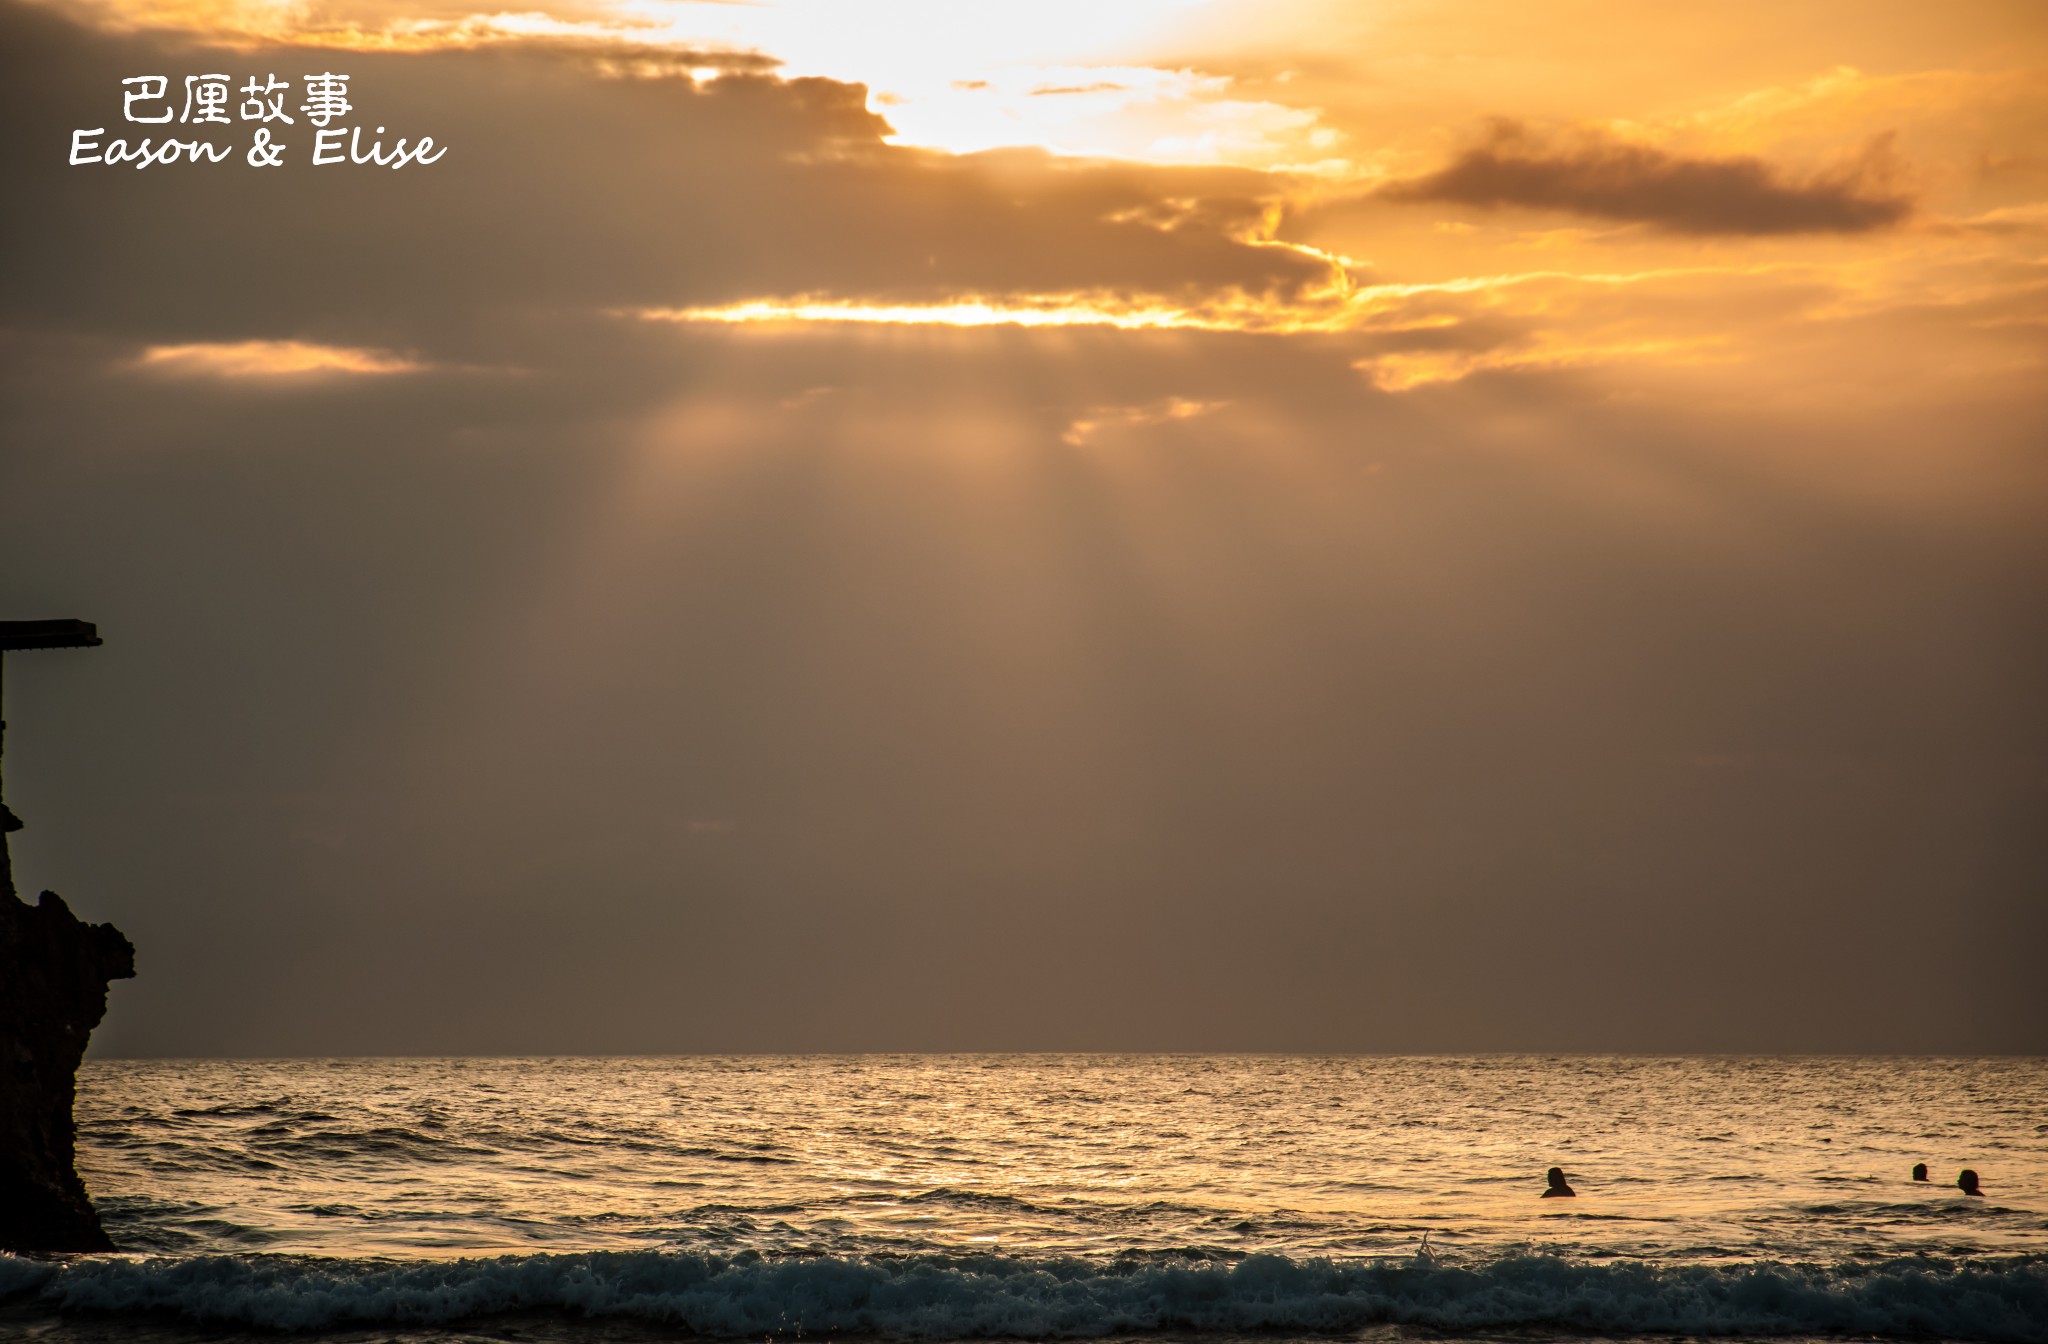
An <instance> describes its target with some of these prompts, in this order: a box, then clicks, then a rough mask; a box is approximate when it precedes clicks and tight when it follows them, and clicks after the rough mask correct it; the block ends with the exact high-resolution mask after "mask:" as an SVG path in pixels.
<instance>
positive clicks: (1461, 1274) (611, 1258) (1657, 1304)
mask: <svg viewBox="0 0 2048 1344" xmlns="http://www.w3.org/2000/svg"><path fill="white" fill-rule="evenodd" d="M0 1291H5V1292H7V1293H11V1294H14V1295H17V1296H19V1295H24V1294H34V1295H35V1296H36V1297H37V1298H39V1299H40V1301H41V1302H42V1303H44V1304H45V1305H47V1306H49V1307H53V1308H57V1309H60V1310H64V1311H66V1312H77V1311H88V1312H96V1313H118V1314H131V1313H148V1314H157V1315H166V1316H175V1317H180V1318H184V1319H186V1320H189V1321H192V1322H196V1323H205V1324H208V1325H212V1326H225V1327H259V1328H265V1329H275V1330H288V1331H319V1330H324V1329H330V1328H344V1327H352V1326H353V1327H362V1326H380V1327H392V1326H421V1325H431V1324H440V1323H447V1322H452V1321H461V1320H467V1319H474V1318H480V1317H488V1316H491V1315H494V1314H503V1313H509V1312H520V1313H534V1312H542V1313H546V1312H556V1313H562V1314H565V1315H571V1316H582V1317H594V1318H627V1319H635V1320H640V1321H646V1322H658V1323H661V1324H663V1325H666V1326H671V1327H675V1328H678V1329H681V1330H684V1331H687V1332H690V1333H694V1334H700V1335H705V1336H714V1337H722V1338H743V1337H747V1338H751V1337H760V1336H764V1335H786V1336H794V1335H797V1334H799V1333H801V1334H819V1333H827V1334H852V1335H878V1336H890V1337H896V1338H906V1339H960V1338H972V1337H982V1338H1011V1339H1048V1338H1067V1339H1081V1338H1096V1337H1101V1336H1106V1335H1116V1334H1127V1333H1138V1332H1155V1331H1156V1332H1173V1333H1178V1334H1186V1333H1198V1334H1211V1333H1218V1334H1242V1333H1246V1332H1293V1333H1325V1332H1338V1331H1353V1330H1357V1329H1360V1328H1363V1327H1367V1326H1372V1325H1382V1324H1393V1325H1405V1326H1420V1327H1426V1328H1431V1329H1440V1330H1460V1331H1468V1330H1488V1331H1494V1330H1517V1331H1539V1332H1555V1333H1569V1334H1584V1333H1593V1334H1605V1335H1613V1334H1648V1333H1672V1334H1682V1335H1711V1336H1748V1337H1755V1336H1785V1335H1816V1334H1821V1335H1858V1336H1865V1337H1872V1338H1882V1339H1911V1338H1926V1337H1935V1338H1941V1339H1950V1340H1983V1341H1999V1342H2000V1344H2008V1342H2009V1344H2039V1342H2040V1341H2043V1340H2048V1259H2043V1258H2039V1257H2019V1258H2011V1257H2007V1258H1999V1259H1995V1260H1977V1261H1961V1262H1944V1261H1937V1260H1927V1259H1923V1260H1911V1261H1893V1262H1889V1263H1884V1264H1878V1265H1867V1266H1854V1267H1846V1266H1841V1267H1834V1268H1824V1267H1818V1266H1795V1265H1784V1264H1756V1265H1747V1266H1741V1267H1719V1268H1716V1267H1707V1266H1698V1265H1693V1266H1675V1267H1671V1266H1667V1267H1658V1266H1654V1265H1648V1264H1600V1265H1595V1264H1579V1263H1573V1262H1570V1261H1567V1260H1563V1259H1558V1258H1555V1257H1547V1256H1514V1257H1508V1258H1505V1259H1501V1260H1497V1261H1494V1262H1492V1263H1488V1264H1484V1265H1477V1266H1451V1265H1441V1264H1433V1263H1430V1262H1428V1261H1426V1260H1408V1261H1404V1262H1400V1263H1384V1262H1382V1263H1370V1262H1365V1263H1342V1262H1336V1261H1329V1260H1310V1261H1296V1260H1290V1259H1287V1258H1285V1257H1281V1256H1271V1255H1262V1256H1254V1257H1251V1258H1249V1259H1246V1260H1244V1261H1241V1262H1239V1263H1237V1264H1234V1265H1224V1264H1216V1263H1205V1262H1199V1261H1188V1262H1180V1263H1145V1264H1126V1265H1114V1264H1102V1263H1096V1262H1090V1261H1082V1260H1073V1259H1060V1260H1040V1261H1031V1260H1019V1259H1006V1258H999V1257H990V1258H982V1259H962V1258H958V1257H938V1256H912V1257H905V1258H901V1259H894V1260H882V1259H857V1260H846V1259H837V1258H831V1257H816V1258H771V1257H761V1256H757V1255H752V1254H746V1255H740V1256H736V1257H731V1258H725V1257H718V1256H703V1255H688V1254H682V1255H678V1254H664V1253H660V1252H649V1251H639V1252H600V1253H592V1254H579V1255H534V1256H523V1257H500V1258H495V1259H487V1260H461V1261H441V1262H430V1263H416V1264H393V1263H390V1262H377V1261H369V1262H357V1261H338V1260H318V1259H314V1258H309V1257H275V1256H202V1257H195V1258H191V1259H182V1260H177V1259H148V1260H137V1259H124V1258H118V1257H111V1258H94V1259H86V1260H78V1261H73V1262H71V1263H69V1264H65V1265H62V1266H53V1265H45V1264H36V1263H32V1262H27V1261H22V1260H14V1259H5V1258H0Z"/></svg>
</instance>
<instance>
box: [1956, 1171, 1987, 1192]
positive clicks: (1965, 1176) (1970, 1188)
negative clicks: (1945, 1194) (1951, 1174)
mask: <svg viewBox="0 0 2048 1344" xmlns="http://www.w3.org/2000/svg"><path fill="white" fill-rule="evenodd" d="M1956 1189H1958V1190H1960V1191H1962V1192H1963V1193H1964V1194H1966V1195H1979V1196H1981V1195H1982V1194H1983V1193H1984V1192H1983V1191H1982V1190H1979V1189H1978V1188H1977V1173H1976V1172H1974V1171H1972V1170H1970V1169H1969V1168H1968V1167H1964V1168H1963V1170H1962V1174H1961V1175H1959V1176H1957V1177H1956Z"/></svg>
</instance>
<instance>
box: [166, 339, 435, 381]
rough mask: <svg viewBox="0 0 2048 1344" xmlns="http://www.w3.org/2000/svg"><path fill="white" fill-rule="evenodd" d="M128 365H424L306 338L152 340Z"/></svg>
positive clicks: (226, 369)
mask: <svg viewBox="0 0 2048 1344" xmlns="http://www.w3.org/2000/svg"><path fill="white" fill-rule="evenodd" d="M133 367H135V368H140V369H148V370H152V371H155V372H159V373H168V374H174V375H179V376H184V377H200V378H278V377H287V376H292V375H306V374H393V373H417V372H419V371H420V370H421V369H423V368H425V367H427V366H426V365H424V364H420V363H417V362H415V361H413V360H410V359H406V358H404V357H403V356H400V355H395V354H392V353H390V352H389V351H384V350H364V349H358V348H355V347H351V346H342V345H314V344H311V343H309V342H306V341H209V342H199V343H194V344H190V345H152V346H150V347H149V348H148V349H147V350H144V351H143V352H142V354H141V355H140V356H138V357H137V358H136V359H135V360H134V361H133Z"/></svg>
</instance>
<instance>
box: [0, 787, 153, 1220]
mask: <svg viewBox="0 0 2048 1344" xmlns="http://www.w3.org/2000/svg"><path fill="white" fill-rule="evenodd" d="M20 824H21V823H20V822H19V821H17V820H15V818H14V814H13V813H11V812H6V811H5V809H4V808H0V1250H8V1251H106V1250H112V1249H113V1243H112V1242H110V1241H108V1240H107V1234H106V1232H105V1231H104V1230H103V1229H102V1228H101V1227H100V1220H99V1215H98V1214H96V1213H94V1212H93V1207H92V1201H91V1200H90V1199H89V1198H87V1197H86V1193H85V1185H84V1183H83V1182H81V1181H80V1180H79V1179H78V1172H77V1171H76V1170H75V1169H74V1167H73V1165H72V1161H73V1152H74V1144H75V1141H76V1131H75V1130H74V1129H73V1127H72V1120H71V1102H72V1091H73V1085H74V1079H75V1078H76V1076H77V1073H78V1061H79V1060H80V1059H82V1058H83V1057H84V1055H85V1043H86V1041H87V1040H88V1039H90V1038H91V1036H92V1029H93V1028H94V1027H96V1026H98V1025H99V1023H100V1018H102V1017H103V1016H105V1015H106V1011H107V982H108V981H110V980H124V979H127V978H128V977H129V976H132V975H134V974H135V949H134V948H133V947H132V946H130V945H129V942H128V940H127V939H126V938H125V937H123V936H122V934H121V931H120V930H119V929H117V928H115V927H114V926H113V925H111V924H87V923H85V922H83V921H82V920H80V919H79V918H78V916H76V915H74V914H72V913H71V909H70V907H69V906H67V905H65V904H64V901H63V898H62V897H60V896H58V895H57V893H56V892H54V891H46V892H44V893H43V894H42V899H40V900H39V901H37V902H36V904H34V905H29V904H27V903H26V902H24V901H22V900H21V899H19V898H18V897H17V896H16V895H15V892H14V872H13V865H12V863H11V861H10V859H9V856H8V853H7V838H6V835H5V832H6V831H11V830H14V829H17V828H18V827H19V826H20Z"/></svg>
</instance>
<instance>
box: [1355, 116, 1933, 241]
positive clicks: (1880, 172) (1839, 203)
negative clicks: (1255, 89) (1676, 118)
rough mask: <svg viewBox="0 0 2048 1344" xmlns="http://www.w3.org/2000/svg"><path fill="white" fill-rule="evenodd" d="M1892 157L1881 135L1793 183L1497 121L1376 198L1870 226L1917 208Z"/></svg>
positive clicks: (1691, 229) (1710, 229)
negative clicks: (1432, 167)
mask: <svg viewBox="0 0 2048 1344" xmlns="http://www.w3.org/2000/svg"><path fill="white" fill-rule="evenodd" d="M1889 155H1890V146H1889V142H1888V141H1886V140H1879V141H1877V142H1874V143H1873V144H1872V145H1871V146H1870V147H1869V148H1867V149H1866V150H1865V151H1864V153H1863V154H1862V155H1860V156H1858V158H1857V159H1856V160H1855V161H1854V162H1852V163H1850V164H1848V165H1846V166H1845V167H1842V168H1840V169H1837V170H1835V171H1832V172H1827V173H1822V174H1818V175H1815V176H1813V177H1809V178H1807V179H1805V180H1792V179H1789V178H1788V177H1787V176H1786V175H1785V174H1784V173H1783V172H1782V171H1781V170H1779V169H1777V168H1775V167H1773V166H1772V165H1770V164H1768V163H1766V162H1765V161H1764V160H1762V159H1758V158H1751V157H1747V156H1743V157H1736V158H1718V159H1717V158H1688V157H1686V156H1684V155H1680V154H1673V153H1671V152H1669V151H1667V150H1662V149H1657V148H1654V147H1652V146H1648V145H1632V144H1628V143H1626V142H1623V141H1620V140H1616V139H1613V138H1611V137H1608V136H1604V135H1592V136H1580V137H1577V138H1574V139H1572V140H1569V141H1560V140H1554V139H1550V138H1547V137H1544V136H1542V135H1539V134H1537V133H1535V132H1533V131H1531V130H1530V129H1528V128H1527V127H1525V126H1523V125H1522V124H1521V123H1518V122H1514V121H1508V120H1501V121H1496V122H1495V123H1493V126H1492V128H1491V131H1490V133H1489V135H1488V137H1487V140H1486V142H1485V143H1484V144H1481V145H1478V146H1475V147H1474V148H1472V149H1468V150H1466V151H1465V152H1464V153H1463V154H1460V155H1459V156H1458V157H1457V158H1456V159H1455V160H1454V161H1453V162H1452V163H1451V164H1450V166H1448V167H1446V168H1443V169H1440V170H1439V171H1437V172H1434V173H1430V174H1427V175H1425V176H1422V177H1417V178H1410V179H1407V180H1404V181H1399V182H1395V183H1393V184H1391V185H1389V186H1386V187H1383V188H1381V189H1380V190H1379V191H1378V192H1377V193H1376V194H1377V195H1379V196H1382V197H1384V198H1386V199H1389V200H1396V201H1427V202H1437V203H1442V204H1450V205H1466V206H1472V207H1475V208H1477V209H1482V210H1499V209H1524V210H1558V211H1563V212H1566V213H1568V214H1576V215H1590V216H1592V217H1594V218H1596V219H1617V220H1627V221H1630V222H1632V223H1642V224H1650V225H1654V226H1656V227H1657V228H1661V229H1668V230H1671V231H1672V232H1675V233H1696V234H1786V233H1867V232H1870V231H1872V230H1876V229H1885V228H1890V227H1893V226H1894V225H1897V224H1899V223H1902V222H1903V221H1904V220H1905V219H1906V218H1907V217H1908V216H1909V215H1911V214H1912V211H1913V202H1912V200H1911V198H1910V197H1907V196H1904V195H1901V194H1898V193H1897V192H1896V191H1894V190H1892V189H1891V188H1890V186H1889V183H1888V181H1887V178H1888V176H1889V173H1888V167H1889Z"/></svg>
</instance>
